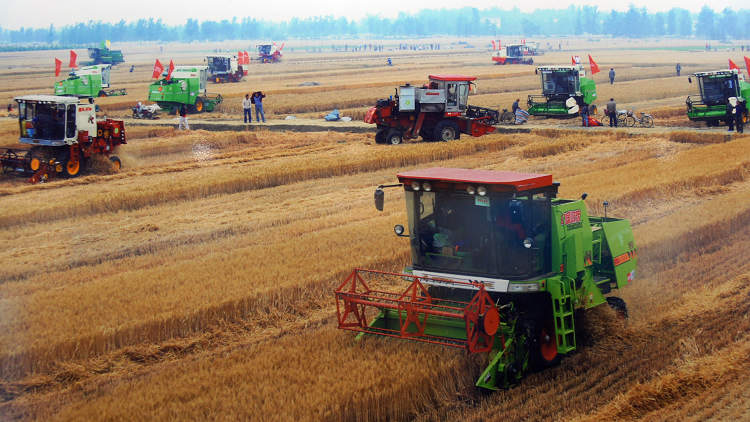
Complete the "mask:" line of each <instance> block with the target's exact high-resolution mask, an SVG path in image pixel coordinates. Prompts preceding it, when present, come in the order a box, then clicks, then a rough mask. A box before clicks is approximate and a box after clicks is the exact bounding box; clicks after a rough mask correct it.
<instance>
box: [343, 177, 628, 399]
mask: <svg viewBox="0 0 750 422" xmlns="http://www.w3.org/2000/svg"><path fill="white" fill-rule="evenodd" d="M398 181H399V184H397V185H387V186H380V187H378V189H377V190H376V191H375V205H376V207H377V208H378V209H379V210H381V211H382V209H383V204H384V191H383V188H386V187H395V186H403V189H404V193H405V195H406V213H407V216H408V233H407V229H405V228H404V227H403V226H401V225H397V226H396V227H395V228H394V230H395V232H396V234H397V235H398V236H401V237H406V238H408V239H409V244H410V248H411V257H412V265H411V266H409V267H407V268H406V269H405V271H404V273H403V274H396V273H384V272H379V271H370V270H362V269H355V270H354V271H353V272H352V273H351V275H349V277H348V278H347V279H346V280H345V281H344V282H343V283H341V285H340V286H339V287H338V289H337V290H336V301H337V314H338V324H339V328H342V329H347V330H352V331H356V332H359V333H360V335H364V334H375V335H384V336H390V337H397V338H403V339H411V340H417V341H422V342H428V343H435V344H441V345H445V346H449V347H458V348H463V349H465V350H467V351H468V352H470V353H489V364H488V366H487V367H486V368H485V369H484V371H483V372H482V374H481V376H480V377H479V379H478V380H477V382H476V385H477V386H479V387H482V388H486V389H491V390H495V389H498V388H504V387H508V386H510V385H512V384H515V383H516V382H518V381H519V380H520V378H521V377H522V375H523V374H524V373H525V372H527V371H528V370H530V369H533V368H543V367H546V366H549V365H552V364H555V363H556V362H557V361H558V360H559V358H560V357H561V356H564V355H567V354H570V353H572V352H574V351H575V350H576V348H577V347H578V343H577V341H576V331H575V325H576V316H575V315H576V314H575V312H576V310H578V309H588V308H593V307H595V306H599V305H601V304H604V303H609V304H610V305H611V306H612V307H613V308H615V309H616V310H618V311H620V312H621V313H623V314H626V313H627V309H626V307H625V303H624V301H622V299H619V298H617V297H611V296H610V297H605V295H608V294H610V293H611V292H612V290H613V289H617V288H621V287H624V286H626V285H628V284H629V283H631V282H632V281H633V279H634V277H635V268H636V262H637V258H636V247H635V242H634V240H633V234H632V231H631V229H630V224H629V223H628V221H627V220H623V219H619V218H612V217H606V216H605V217H590V216H589V215H588V213H587V211H586V205H585V203H584V201H583V199H577V200H567V199H559V198H557V190H558V186H559V184H558V183H554V182H553V181H552V176H551V175H549V174H524V173H514V172H498V171H484V170H466V169H450V168H431V169H424V170H414V171H407V172H403V173H400V174H398ZM584 197H585V195H584ZM605 206H606V203H605ZM605 209H606V208H605ZM387 277H395V278H397V279H405V280H408V284H407V286H406V287H405V288H404V289H402V290H401V291H398V292H388V291H383V290H377V289H375V288H373V287H374V286H375V282H376V280H378V279H380V280H381V281H383V280H382V279H383V278H387Z"/></svg>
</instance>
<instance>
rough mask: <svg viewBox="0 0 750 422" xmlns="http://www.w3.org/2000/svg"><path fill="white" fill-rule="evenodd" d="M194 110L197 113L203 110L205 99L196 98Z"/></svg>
mask: <svg viewBox="0 0 750 422" xmlns="http://www.w3.org/2000/svg"><path fill="white" fill-rule="evenodd" d="M193 110H195V111H196V112H197V113H201V112H203V100H202V99H200V98H196V99H195V104H194V105H193Z"/></svg>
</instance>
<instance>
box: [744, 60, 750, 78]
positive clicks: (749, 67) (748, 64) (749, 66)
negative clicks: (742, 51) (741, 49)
mask: <svg viewBox="0 0 750 422" xmlns="http://www.w3.org/2000/svg"><path fill="white" fill-rule="evenodd" d="M745 68H746V69H747V74H748V76H750V58H748V57H747V56H745Z"/></svg>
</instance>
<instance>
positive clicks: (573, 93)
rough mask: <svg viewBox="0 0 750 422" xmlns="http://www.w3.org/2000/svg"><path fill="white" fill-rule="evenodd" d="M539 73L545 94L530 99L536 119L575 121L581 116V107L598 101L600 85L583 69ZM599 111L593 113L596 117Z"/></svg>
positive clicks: (541, 68) (573, 67)
mask: <svg viewBox="0 0 750 422" xmlns="http://www.w3.org/2000/svg"><path fill="white" fill-rule="evenodd" d="M536 73H537V74H539V75H540V76H541V81H542V94H541V95H529V98H528V107H529V109H528V112H529V114H530V115H532V116H546V117H557V118H571V117H575V116H578V115H579V112H580V107H581V106H583V105H584V104H587V105H589V106H591V105H593V103H594V101H596V83H594V80H593V79H591V78H587V77H586V71H585V70H584V69H583V66H581V65H564V66H539V67H537V68H536ZM595 110H596V109H595V108H594V110H592V111H590V113H591V114H596V111H595Z"/></svg>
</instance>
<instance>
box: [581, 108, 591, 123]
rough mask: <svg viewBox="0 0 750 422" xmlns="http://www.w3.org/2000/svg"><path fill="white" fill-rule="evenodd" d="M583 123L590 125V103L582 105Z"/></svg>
mask: <svg viewBox="0 0 750 422" xmlns="http://www.w3.org/2000/svg"><path fill="white" fill-rule="evenodd" d="M581 124H582V125H583V127H588V126H589V105H588V104H586V103H583V105H582V106H581Z"/></svg>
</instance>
